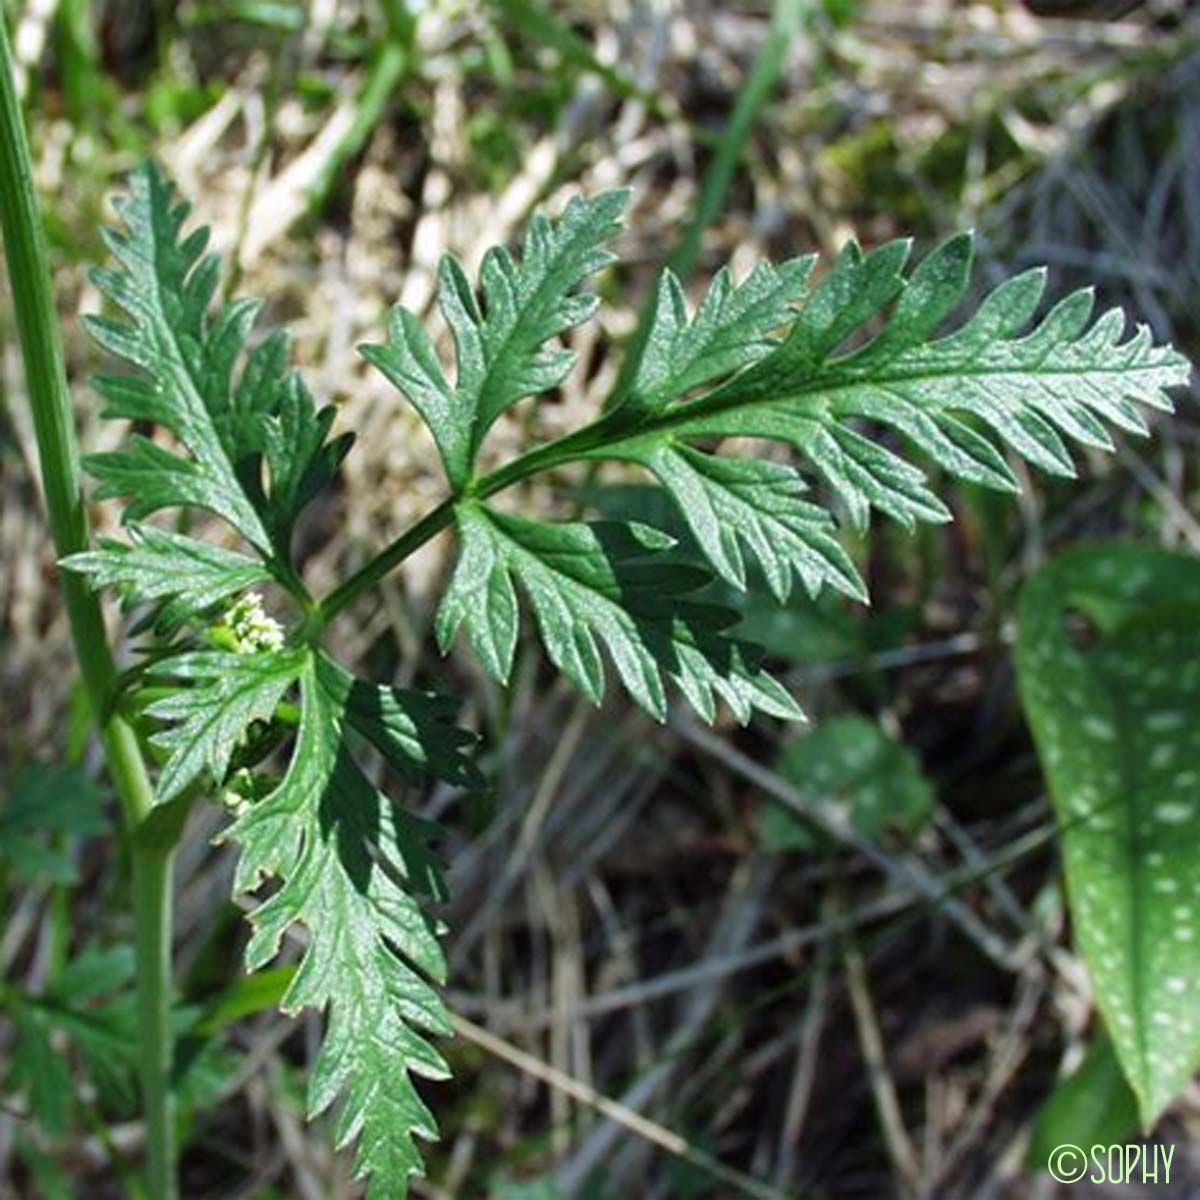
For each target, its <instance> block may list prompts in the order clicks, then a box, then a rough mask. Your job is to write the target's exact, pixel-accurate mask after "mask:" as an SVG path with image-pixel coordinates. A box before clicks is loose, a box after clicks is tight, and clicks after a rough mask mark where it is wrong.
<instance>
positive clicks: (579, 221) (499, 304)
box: [361, 191, 629, 490]
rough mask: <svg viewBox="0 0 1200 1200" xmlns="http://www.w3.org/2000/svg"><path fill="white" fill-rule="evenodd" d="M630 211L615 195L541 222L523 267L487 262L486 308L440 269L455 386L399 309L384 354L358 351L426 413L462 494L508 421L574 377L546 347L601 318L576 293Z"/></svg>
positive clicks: (498, 256)
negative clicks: (484, 449)
mask: <svg viewBox="0 0 1200 1200" xmlns="http://www.w3.org/2000/svg"><path fill="white" fill-rule="evenodd" d="M628 205H629V193H628V192H627V191H613V192H605V193H603V194H601V195H599V196H596V197H595V198H592V199H584V198H581V197H574V198H573V199H572V200H571V201H570V202H569V203H568V204H567V207H566V209H565V210H564V211H563V214H562V216H561V217H559V218H558V220H554V221H552V220H549V219H548V218H546V217H544V216H540V215H539V216H535V217H534V218H533V220H532V221H531V222H530V225H529V229H528V232H527V233H526V236H525V243H524V247H523V250H522V254H521V259H520V261H517V260H516V259H514V258H513V256H512V255H511V254H510V253H509V252H508V251H507V250H506V249H505V248H504V247H503V246H496V247H493V248H492V249H491V250H489V251H488V253H487V254H486V255H485V257H484V260H483V265H482V267H481V268H480V284H481V291H482V303H481V300H480V298H479V297H477V296H476V293H475V288H474V286H473V285H472V284H471V281H470V280H469V279H468V278H467V275H466V272H465V271H464V270H463V268H462V266H461V265H460V264H459V263H458V262H457V261H456V260H455V259H453V258H450V257H449V256H447V257H446V258H444V259H443V260H442V263H441V266H440V268H439V271H438V303H439V305H440V307H441V311H442V315H443V316H444V317H445V319H446V323H447V324H448V325H449V326H450V330H451V332H452V333H453V335H454V347H455V354H456V362H457V368H458V371H457V377H456V379H455V382H454V384H453V385H451V383H450V382H449V381H448V380H447V378H446V375H445V373H444V371H443V370H442V367H441V364H440V363H439V362H438V358H437V354H436V352H435V350H434V347H433V343H432V341H431V340H430V338H429V335H428V334H427V333H425V331H424V329H423V328H422V327H421V325H420V323H419V322H418V321H417V319H416V318H415V317H414V316H413V315H412V313H410V312H407V311H406V310H404V309H402V308H399V307H398V308H396V309H395V310H394V311H393V313H392V318H391V323H390V326H389V330H388V341H387V343H386V344H385V345H382V346H363V347H362V348H361V352H362V354H363V356H364V357H365V358H366V359H367V361H368V362H370V363H372V364H373V365H374V366H376V367H378V368H379V370H380V371H381V372H382V373H383V374H384V375H385V376H386V377H387V378H388V379H389V380H390V381H391V382H392V383H393V384H395V386H396V387H397V388H398V389H399V390H400V391H401V392H402V393H403V394H404V396H405V397H406V398H407V399H408V401H409V402H410V403H411V404H412V405H413V406H414V407H415V408H416V409H417V411H418V412H419V413H420V414H421V416H422V418H423V419H424V421H425V423H426V425H428V426H429V431H430V433H432V434H433V438H434V441H435V442H436V443H437V446H438V450H439V452H440V453H441V456H442V461H443V463H444V465H445V468H446V474H447V476H448V477H449V479H450V482H451V484H452V485H453V486H454V488H455V489H456V490H457V489H458V488H461V487H462V485H463V484H464V483H465V482H466V481H467V480H468V479H469V478H470V475H471V469H472V466H473V464H474V461H475V455H476V453H477V452H478V450H479V447H480V445H481V444H482V443H483V439H484V437H485V436H486V435H487V432H488V430H489V429H490V428H491V427H492V425H493V424H494V423H495V421H496V419H497V418H498V417H499V416H500V415H501V413H503V412H504V411H505V410H506V409H508V408H510V407H511V406H512V405H514V404H516V403H517V402H518V401H519V400H522V399H524V398H525V397H527V396H534V395H537V394H539V393H541V392H546V391H549V390H550V389H552V388H555V387H558V385H559V384H561V383H562V382H563V380H564V379H565V378H566V377H567V375H568V374H569V373H570V370H571V367H572V366H573V365H574V362H575V355H574V354H573V353H572V352H571V351H569V350H566V349H561V348H554V347H548V346H547V345H546V343H547V342H549V341H550V340H551V339H552V338H556V337H558V335H559V334H562V333H564V332H566V331H567V330H568V329H571V328H573V327H574V326H576V325H579V324H581V323H582V322H584V321H586V320H587V319H588V318H589V317H590V316H591V315H592V313H593V312H595V309H596V298H595V297H594V296H590V295H584V294H580V293H579V292H578V291H577V290H576V289H577V288H579V286H580V285H581V284H582V283H583V282H584V281H585V280H586V279H587V278H588V276H590V275H593V274H595V273H596V272H597V271H598V270H600V269H601V268H602V267H604V266H607V265H608V264H609V263H610V262H612V261H613V255H612V254H611V252H610V251H609V250H608V249H607V248H606V244H607V243H608V242H609V241H611V240H612V239H613V237H615V236H616V234H617V233H618V232H619V230H620V228H621V217H622V215H623V214H624V212H625V209H626V208H627V207H628Z"/></svg>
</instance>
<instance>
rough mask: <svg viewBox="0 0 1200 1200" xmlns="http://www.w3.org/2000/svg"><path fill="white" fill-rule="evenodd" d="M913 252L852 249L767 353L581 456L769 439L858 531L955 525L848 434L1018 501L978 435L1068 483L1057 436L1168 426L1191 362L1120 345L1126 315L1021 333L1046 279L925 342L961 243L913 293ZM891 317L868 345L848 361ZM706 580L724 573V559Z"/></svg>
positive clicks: (1032, 279)
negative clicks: (876, 323) (875, 428)
mask: <svg viewBox="0 0 1200 1200" xmlns="http://www.w3.org/2000/svg"><path fill="white" fill-rule="evenodd" d="M908 252H909V246H908V243H906V242H890V243H888V244H887V245H885V246H882V247H880V248H879V249H877V250H875V251H873V252H872V253H870V254H863V252H862V251H861V250H860V249H859V248H858V247H857V246H856V245H854V244H853V243H852V244H851V245H850V246H848V247H847V249H846V250H845V251H844V252H843V254H842V256H841V257H840V258H839V260H838V262H837V264H836V265H835V266H834V268H833V270H832V271H831V272H830V274H829V275H828V276H827V278H826V279H825V280H824V281H823V282H822V284H821V285H820V286H819V287H818V288H817V289H816V290H815V291H814V292H813V293H812V295H811V296H810V298H809V299H808V300H807V301H806V302H805V303H804V304H803V305H802V307H801V308H800V309H799V313H798V315H797V317H796V320H795V323H794V324H793V326H792V329H791V331H790V333H789V334H788V335H787V336H786V337H785V338H783V339H782V340H781V341H780V342H778V344H776V345H775V347H774V348H773V349H771V350H770V352H769V353H768V354H766V355H765V356H764V357H762V358H761V359H760V360H759V361H757V362H755V363H754V364H752V365H750V366H748V367H746V368H745V369H744V370H741V371H739V372H737V373H736V374H734V375H733V376H732V378H730V379H728V380H727V381H725V382H724V383H721V384H719V385H718V386H717V387H715V388H714V389H713V390H711V391H709V392H708V393H706V394H704V395H702V396H700V397H698V398H689V397H687V396H685V395H683V394H679V395H678V396H676V397H675V400H674V402H672V403H671V404H669V405H668V404H664V403H660V404H659V405H658V406H657V409H656V410H655V411H654V412H652V413H650V414H646V413H640V414H631V416H630V419H628V420H626V421H625V422H624V423H621V422H620V421H619V420H613V421H611V422H610V423H609V425H608V427H607V428H606V429H605V430H604V431H603V432H604V433H605V434H606V435H607V436H605V437H603V438H598V439H597V444H596V445H594V446H587V447H586V448H585V450H584V453H583V454H582V455H581V457H588V458H594V459H602V458H611V457H621V458H638V459H641V460H643V461H644V460H646V459H648V458H650V457H652V455H653V453H654V450H655V449H656V448H657V446H658V445H660V444H662V442H663V441H664V440H666V439H668V438H670V439H674V440H675V441H678V440H680V439H686V440H695V439H700V438H703V439H710V438H724V437H750V438H767V439H771V440H775V441H780V442H785V443H787V444H789V445H791V446H792V447H794V448H795V449H796V450H797V451H798V452H799V453H800V454H801V456H802V457H803V459H804V460H805V461H806V463H807V465H808V466H809V467H810V468H812V469H813V470H815V471H816V472H817V473H818V474H819V475H821V476H823V477H824V478H825V479H826V481H827V482H828V483H829V484H830V485H831V487H832V488H833V489H834V490H835V491H836V492H837V493H838V494H839V496H840V497H841V499H842V501H843V503H844V504H845V507H846V510H847V512H848V514H849V516H850V519H851V521H852V522H853V523H854V524H855V525H856V526H858V527H860V528H862V527H865V526H866V524H867V521H868V518H869V514H870V510H871V509H872V508H878V509H879V510H881V511H883V512H885V513H888V514H889V515H891V516H892V517H894V518H896V519H897V520H899V521H901V522H903V523H904V524H906V525H912V524H913V523H914V522H915V521H945V520H948V519H949V516H950V514H949V510H948V509H947V508H946V506H945V505H944V503H943V502H942V501H941V500H940V499H939V498H938V497H937V496H935V495H934V494H933V493H932V492H931V491H930V490H929V488H928V487H927V485H926V483H925V480H924V476H923V473H922V472H921V471H920V470H918V469H917V468H916V467H914V466H913V465H912V464H910V463H908V462H906V461H905V460H904V459H903V458H901V457H900V456H899V455H898V454H896V453H894V452H893V451H892V450H890V449H886V448H885V447H883V446H881V445H879V444H878V442H876V441H874V440H871V439H870V438H868V437H866V436H864V435H863V433H862V432H860V431H859V430H858V429H857V428H856V427H855V424H856V422H859V421H862V420H867V421H874V422H878V423H879V424H881V425H884V426H888V427H890V428H892V429H894V430H895V431H896V432H897V433H899V434H901V435H902V436H903V437H904V438H906V439H907V440H908V441H909V442H910V443H911V444H912V445H913V446H914V447H916V448H917V449H918V450H919V451H921V452H923V453H925V454H927V455H928V456H929V457H930V458H932V459H933V460H934V461H935V462H936V463H938V464H939V465H940V466H941V467H943V468H944V469H945V470H946V471H948V472H949V473H950V474H952V475H954V476H957V477H958V478H961V479H964V480H967V481H969V482H972V483H977V484H982V485H984V486H987V487H993V488H1000V489H1004V490H1009V491H1012V490H1014V489H1015V486H1016V485H1015V482H1014V478H1013V475H1012V472H1011V471H1010V470H1009V468H1008V466H1007V465H1006V463H1005V462H1004V459H1003V457H1002V456H1001V454H1000V453H999V449H998V447H997V446H996V444H995V443H994V442H993V441H992V440H991V439H990V438H988V437H986V436H984V435H983V434H982V433H980V432H978V431H977V430H976V428H973V427H972V426H973V425H977V426H981V427H983V428H984V429H987V430H990V431H991V432H992V433H993V434H994V435H995V436H996V437H998V438H999V439H1000V441H1001V442H1003V443H1004V444H1005V445H1007V447H1008V448H1009V449H1010V450H1011V451H1013V452H1014V453H1016V454H1018V455H1020V456H1021V457H1023V458H1025V459H1026V460H1028V461H1029V462H1030V463H1032V464H1033V465H1034V466H1037V467H1040V468H1041V469H1043V470H1045V471H1048V472H1050V473H1052V474H1056V475H1071V474H1073V473H1074V466H1073V464H1072V461H1071V458H1070V455H1069V453H1068V452H1067V449H1066V445H1065V443H1064V440H1063V439H1064V437H1066V438H1070V439H1073V440H1075V441H1078V442H1080V443H1082V444H1084V445H1087V446H1091V447H1095V448H1099V449H1111V448H1112V440H1111V437H1110V435H1109V433H1108V431H1107V429H1106V424H1105V423H1106V422H1107V423H1108V424H1109V425H1113V426H1116V427H1117V428H1120V429H1123V430H1126V431H1128V432H1131V433H1139V434H1144V433H1145V432H1146V424H1145V422H1144V420H1143V419H1142V417H1141V415H1140V413H1139V411H1138V409H1137V407H1136V404H1135V403H1134V402H1135V401H1137V402H1140V403H1142V404H1144V405H1147V406H1149V407H1151V408H1158V409H1161V410H1163V411H1170V409H1171V404H1170V401H1169V399H1168V398H1167V396H1166V394H1165V390H1166V389H1168V388H1171V387H1179V386H1183V385H1184V384H1186V382H1187V380H1188V377H1189V373H1190V370H1189V366H1188V363H1187V361H1186V360H1185V359H1184V358H1183V357H1182V356H1181V355H1179V354H1177V353H1176V352H1175V351H1173V350H1172V349H1171V348H1170V347H1156V346H1154V344H1153V342H1152V340H1151V337H1150V333H1149V331H1148V330H1147V329H1145V328H1144V327H1139V329H1138V330H1137V332H1136V333H1135V334H1134V336H1133V337H1131V338H1129V339H1128V340H1122V336H1123V331H1124V328H1125V320H1124V316H1123V314H1122V313H1121V312H1120V311H1119V310H1115V309H1114V310H1111V311H1110V312H1107V313H1105V314H1104V315H1103V316H1102V317H1101V318H1100V319H1099V320H1098V321H1096V322H1095V323H1094V324H1093V325H1091V327H1090V328H1089V326H1088V322H1089V318H1090V315H1091V310H1092V297H1091V293H1090V292H1076V293H1074V294H1073V295H1070V296H1068V297H1067V298H1066V299H1065V300H1063V301H1061V302H1060V303H1059V304H1058V305H1056V306H1055V307H1054V308H1053V309H1052V310H1051V311H1050V312H1049V313H1048V314H1047V316H1046V317H1045V318H1044V319H1043V320H1042V321H1041V322H1040V323H1039V324H1038V325H1037V326H1036V327H1035V328H1034V329H1033V330H1032V332H1029V333H1025V332H1024V330H1025V328H1026V326H1027V325H1028V323H1029V321H1030V319H1031V318H1032V316H1033V314H1034V311H1035V309H1036V307H1037V305H1038V302H1039V300H1040V298H1041V295H1042V290H1043V286H1044V274H1043V273H1042V272H1040V271H1030V272H1026V273H1025V274H1023V275H1019V276H1017V277H1015V278H1013V279H1011V280H1009V281H1008V282H1007V283H1004V284H1002V285H1001V286H1000V287H999V288H997V289H996V290H995V291H994V292H993V293H992V294H991V295H990V296H988V297H987V298H986V299H985V300H984V302H983V303H982V304H981V305H980V307H979V309H978V310H977V312H976V313H975V315H974V316H973V317H972V318H971V319H970V320H969V321H968V322H967V323H966V324H965V325H963V326H962V327H961V328H960V329H958V330H957V331H955V332H953V333H950V334H949V335H947V336H944V337H941V338H939V339H936V340H930V339H931V338H932V336H933V334H934V333H935V332H936V331H937V329H938V328H939V327H940V326H941V325H942V324H943V322H944V321H945V320H946V318H947V316H948V315H949V314H950V313H951V312H952V311H953V310H954V309H955V308H956V307H957V306H958V304H959V303H960V302H961V300H962V298H963V296H964V294H965V290H966V286H967V280H968V275H969V268H970V261H971V244H970V239H969V237H967V236H966V235H961V236H959V237H956V238H953V239H951V241H949V242H947V243H946V244H945V245H944V246H942V247H941V248H939V249H938V250H936V251H935V252H934V253H933V254H931V255H930V256H929V257H928V258H926V259H925V260H924V262H922V263H921V265H920V266H919V267H918V268H917V269H916V270H915V271H914V272H913V273H912V275H911V277H909V278H907V279H906V278H905V276H904V274H903V268H904V264H905V261H906V259H907V256H908ZM889 305H891V306H893V307H892V312H891V315H890V319H889V320H888V321H887V323H886V325H885V326H884V328H883V330H882V332H880V333H879V334H878V336H876V337H875V338H874V340H871V341H867V342H865V344H862V345H859V346H857V347H855V346H854V345H853V344H851V346H850V348H849V349H843V347H844V346H845V345H846V343H847V342H848V341H849V340H851V339H852V338H853V337H854V335H856V334H861V333H862V331H863V329H864V326H865V324H866V323H867V322H868V321H870V320H872V319H875V318H878V317H879V316H880V315H881V314H882V313H883V312H884V310H885V309H886V308H887V307H888V306H889ZM615 415H616V416H617V417H619V416H620V413H619V412H618V414H615ZM968 422H969V423H968ZM713 565H714V566H715V567H716V568H717V569H718V570H720V569H721V563H720V561H719V558H718V559H714V561H713Z"/></svg>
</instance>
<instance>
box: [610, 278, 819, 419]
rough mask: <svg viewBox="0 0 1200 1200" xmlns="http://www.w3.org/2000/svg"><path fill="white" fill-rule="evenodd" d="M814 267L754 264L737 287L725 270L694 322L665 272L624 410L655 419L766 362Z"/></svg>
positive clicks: (678, 287)
mask: <svg viewBox="0 0 1200 1200" xmlns="http://www.w3.org/2000/svg"><path fill="white" fill-rule="evenodd" d="M815 261H816V259H815V258H814V257H813V256H811V255H810V256H808V257H805V258H797V259H793V260H792V261H791V262H786V263H783V264H782V265H781V266H779V267H775V266H772V265H771V264H770V263H759V264H758V265H757V266H756V267H755V268H754V270H753V271H752V272H751V273H750V275H749V276H748V277H747V278H746V279H745V280H744V281H743V282H742V283H740V284H736V285H735V284H734V283H733V279H732V276H731V275H730V273H729V269H728V268H727V267H723V268H722V269H721V270H720V271H718V272H717V274H716V276H715V277H714V279H713V282H712V286H711V287H710V288H709V290H708V293H707V294H706V295H705V297H704V299H703V301H701V304H700V307H699V308H698V309H697V310H696V314H695V316H694V317H691V316H689V314H688V306H687V300H686V298H685V296H684V294H683V285H682V284H681V283H680V282H679V280H678V278H677V277H676V276H675V274H674V273H673V272H672V271H670V270H665V271H664V272H663V274H662V277H661V279H660V280H659V284H658V292H657V295H656V297H655V306H654V316H653V318H652V320H651V324H650V331H649V334H648V336H647V338H646V348H645V351H644V353H643V355H642V358H641V360H640V361H639V363H638V369H637V374H636V375H635V376H634V381H633V386H632V387H631V389H630V394H629V397H628V399H627V400H626V404H628V405H631V406H633V407H634V408H637V409H642V410H647V411H654V410H656V409H658V408H661V407H662V406H663V405H664V404H667V403H669V402H670V401H671V400H674V399H676V398H677V397H680V396H685V395H687V393H688V392H690V391H692V390H693V389H694V388H698V387H700V386H701V385H703V384H706V383H711V382H712V381H713V380H714V379H722V378H726V377H728V376H729V375H732V374H733V373H734V372H735V371H738V370H741V368H743V367H747V366H749V365H750V364H751V363H754V362H758V361H759V360H760V359H762V358H765V357H766V356H767V355H768V354H770V352H771V351H772V350H773V349H774V348H775V346H776V344H777V343H776V341H775V339H774V338H773V337H772V336H771V335H772V334H774V333H775V332H776V331H777V330H778V329H780V328H781V327H782V326H784V325H786V324H788V323H790V322H791V321H792V320H793V319H794V318H795V316H796V309H795V305H796V304H798V303H799V301H800V300H801V299H803V297H804V292H805V287H806V284H807V282H808V277H809V274H810V273H811V272H812V268H813V263H814V262H815Z"/></svg>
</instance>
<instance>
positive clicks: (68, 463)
mask: <svg viewBox="0 0 1200 1200" xmlns="http://www.w3.org/2000/svg"><path fill="white" fill-rule="evenodd" d="M0 229H2V230H3V235H4V248H5V255H6V261H7V266H8V275H9V281H10V284H11V288H12V293H13V297H14V310H15V314H16V321H17V329H18V333H19V335H20V341H21V352H22V357H23V359H24V364H25V382H26V387H27V389H28V392H29V402H30V407H31V409H32V412H33V423H34V431H35V434H36V437H37V446H38V458H39V461H40V464H41V471H42V487H43V491H44V493H45V498H46V515H47V519H48V522H49V525H50V533H51V537H52V538H53V540H54V547H55V550H56V552H57V553H58V555H59V556H60V557H64V556H66V555H68V554H74V553H77V552H79V551H82V550H86V549H87V548H88V541H89V539H88V525H87V514H86V511H85V509H84V504H83V493H82V489H81V487H80V475H79V451H78V447H77V445H76V441H75V426H74V419H73V414H72V411H71V397H70V392H69V390H68V388H67V377H66V370H65V367H64V363H63V357H62V349H61V346H60V343H59V336H58V314H57V312H56V310H55V306H54V295H53V291H52V289H51V283H50V269H49V256H48V254H47V249H46V240H45V234H44V232H43V229H42V221H41V214H40V212H39V210H38V202H37V196H36V193H35V191H34V186H33V174H32V170H31V167H30V157H29V146H28V142H27V141H26V137H25V126H24V122H23V118H22V114H21V107H20V103H19V101H18V99H17V95H16V90H15V87H14V85H13V75H12V54H11V51H10V48H9V44H8V36H7V33H6V32H5V29H4V23H3V21H2V20H0ZM60 586H61V588H62V595H63V602H64V605H65V607H66V610H67V618H68V620H69V622H70V626H71V637H72V640H73V642H74V645H75V654H76V658H77V660H78V663H79V669H80V673H81V674H82V676H83V681H84V686H85V687H86V688H87V693H88V698H89V700H90V702H91V706H92V712H93V713H95V714H96V715H97V723H98V725H99V728H100V737H101V741H102V743H103V747H104V755H105V759H106V761H107V763H108V769H109V774H110V775H111V777H112V782H113V786H114V787H115V789H116V792H117V795H118V797H119V798H120V802H121V808H122V813H123V817H124V823H125V828H126V831H127V833H128V834H129V835H130V845H131V850H132V860H133V906H134V919H135V922H136V926H137V933H136V938H135V941H136V948H137V965H138V1007H139V1018H140V1024H141V1035H142V1038H141V1046H142V1064H141V1066H142V1089H143V1100H144V1103H145V1108H146V1135H147V1158H148V1166H147V1175H148V1185H149V1192H150V1196H151V1198H152V1200H173V1198H174V1197H175V1195H176V1194H177V1193H176V1186H175V1180H174V1159H175V1152H174V1130H175V1118H174V1111H173V1106H172V1097H171V1086H170V1076H171V1038H170V1022H169V1006H170V980H171V971H170V928H171V863H172V854H171V851H170V850H169V849H168V850H164V849H162V848H161V847H152V848H138V847H137V846H136V844H135V843H134V839H133V838H132V834H133V832H134V830H136V829H137V827H138V826H139V825H140V824H141V823H142V822H143V821H144V820H145V818H146V816H147V814H148V813H149V812H150V810H151V808H152V807H153V804H154V798H153V790H152V788H151V785H150V780H149V777H148V775H147V773H146V766H145V762H144V761H143V759H142V754H141V750H140V748H139V746H138V742H137V737H136V735H135V734H134V732H133V730H132V729H131V728H130V727H129V725H128V724H126V722H125V721H124V720H123V719H122V718H121V717H120V716H119V715H118V714H116V713H115V712H112V711H110V706H109V705H108V697H109V693H110V691H111V688H112V685H113V682H114V680H115V678H116V668H115V665H114V663H113V657H112V651H111V650H110V648H109V645H108V641H107V637H106V635H105V629H104V621H103V617H102V615H101V612H100V605H99V603H98V601H97V600H96V598H95V597H94V596H93V595H92V593H91V592H90V591H89V590H88V588H87V585H86V583H85V582H84V581H83V580H82V579H80V578H78V577H76V576H73V575H69V574H63V575H61V576H60Z"/></svg>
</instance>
